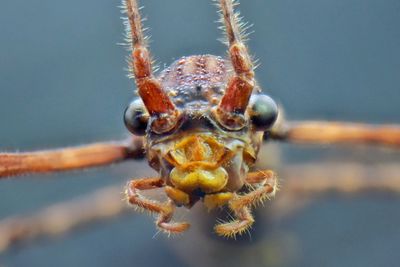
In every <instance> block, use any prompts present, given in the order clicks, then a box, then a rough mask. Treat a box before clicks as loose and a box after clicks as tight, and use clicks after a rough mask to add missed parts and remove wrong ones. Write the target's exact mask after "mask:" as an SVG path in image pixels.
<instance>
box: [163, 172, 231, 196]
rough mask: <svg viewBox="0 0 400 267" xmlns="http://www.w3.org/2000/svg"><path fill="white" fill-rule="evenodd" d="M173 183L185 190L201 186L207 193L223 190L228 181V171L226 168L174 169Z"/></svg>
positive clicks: (171, 177)
mask: <svg viewBox="0 0 400 267" xmlns="http://www.w3.org/2000/svg"><path fill="white" fill-rule="evenodd" d="M170 179H171V182H172V184H173V185H174V186H175V187H176V188H178V189H181V190H183V191H186V192H191V191H193V190H195V189H197V188H200V189H201V190H202V191H203V192H205V193H213V192H218V191H220V190H222V189H223V188H224V187H225V185H226V183H227V182H228V173H227V172H226V171H225V169H224V168H222V167H219V168H217V169H214V170H203V169H195V170H190V171H185V170H180V169H179V168H174V169H172V171H171V173H170Z"/></svg>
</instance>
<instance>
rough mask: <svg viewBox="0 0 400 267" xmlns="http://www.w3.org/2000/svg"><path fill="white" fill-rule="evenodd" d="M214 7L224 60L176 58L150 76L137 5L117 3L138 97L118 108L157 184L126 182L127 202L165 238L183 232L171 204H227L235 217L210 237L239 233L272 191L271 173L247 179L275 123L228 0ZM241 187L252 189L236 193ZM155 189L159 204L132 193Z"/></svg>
mask: <svg viewBox="0 0 400 267" xmlns="http://www.w3.org/2000/svg"><path fill="white" fill-rule="evenodd" d="M220 6H221V11H222V12H221V15H222V16H221V18H222V21H224V25H225V28H226V35H227V39H228V44H229V56H230V60H229V61H228V60H224V59H223V58H221V57H217V56H212V55H199V56H189V57H182V58H180V59H179V60H177V61H176V62H174V63H173V64H172V65H171V66H170V67H169V68H167V69H165V70H164V71H162V72H161V74H160V75H159V76H158V77H156V76H154V75H153V73H152V68H151V60H150V58H151V56H150V52H149V51H148V49H147V46H146V43H145V39H144V37H143V33H142V29H141V19H140V14H139V10H138V6H137V3H136V1H135V0H126V1H125V7H126V13H127V15H128V22H129V24H128V25H129V28H128V35H129V37H130V38H129V39H130V41H131V48H132V64H131V67H132V68H131V70H132V72H133V76H134V78H135V82H136V86H137V89H138V94H139V96H140V98H141V100H142V101H140V100H135V101H134V102H132V103H131V104H130V105H129V107H128V108H127V109H126V112H125V115H124V120H125V125H126V126H127V128H128V130H130V131H131V132H132V133H133V134H140V135H143V134H144V135H145V138H144V139H145V141H144V142H145V150H146V155H147V158H148V161H149V163H150V165H151V166H152V167H153V168H154V169H156V170H157V171H158V172H159V174H160V177H159V178H158V179H141V180H138V181H136V180H133V181H131V182H130V183H129V184H128V187H127V191H126V192H127V198H128V200H129V202H130V203H131V204H133V205H136V206H139V207H142V208H144V209H147V210H150V211H153V212H156V213H158V214H159V219H158V221H157V226H158V227H160V228H161V229H162V230H164V231H166V232H168V233H171V232H173V233H179V232H183V231H184V230H186V229H187V228H188V227H189V225H188V224H187V223H172V222H171V218H172V215H173V210H174V207H175V206H181V205H184V206H186V207H191V206H192V205H193V204H194V203H195V202H196V201H198V200H199V199H202V200H204V203H205V205H206V206H207V207H208V208H209V209H210V208H214V207H218V206H222V205H225V204H229V207H230V208H231V210H232V211H233V212H234V214H235V215H236V217H237V220H234V221H232V222H229V223H224V224H220V225H217V226H216V228H215V231H216V232H217V233H218V234H220V235H228V236H232V235H235V234H238V233H242V232H243V231H245V230H246V229H248V228H249V227H250V226H251V225H252V223H253V221H254V220H253V217H252V215H251V213H250V206H251V205H252V204H254V203H257V202H259V201H261V200H262V199H264V198H265V197H267V196H271V195H273V194H274V193H275V189H276V178H275V175H273V172H268V175H265V173H256V174H254V175H250V174H248V171H249V167H251V165H253V163H254V162H255V160H256V158H257V153H258V150H259V147H260V145H261V141H262V137H263V133H264V131H266V130H268V129H269V128H270V127H271V126H272V124H273V123H274V122H275V120H276V117H277V108H276V104H275V103H274V101H273V100H272V99H271V98H269V97H268V96H265V95H261V94H260V89H259V88H258V87H257V85H256V82H255V78H254V71H253V64H252V61H251V59H250V56H249V54H248V51H247V48H246V46H245V45H244V43H243V42H242V40H241V30H240V23H238V21H237V16H236V15H235V14H234V12H233V6H234V5H233V3H232V0H220ZM254 177H255V178H254ZM245 184H248V185H251V186H252V188H253V189H254V188H256V189H255V190H253V191H252V192H250V193H249V194H247V195H238V194H236V192H237V191H239V190H240V189H241V188H242V187H243V185H245ZM155 187H164V188H165V192H166V194H167V196H168V198H169V201H167V203H158V202H155V201H153V200H148V199H145V198H144V197H143V196H141V195H140V190H146V189H152V188H155Z"/></svg>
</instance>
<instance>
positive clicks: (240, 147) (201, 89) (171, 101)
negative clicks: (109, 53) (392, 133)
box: [0, 0, 399, 236]
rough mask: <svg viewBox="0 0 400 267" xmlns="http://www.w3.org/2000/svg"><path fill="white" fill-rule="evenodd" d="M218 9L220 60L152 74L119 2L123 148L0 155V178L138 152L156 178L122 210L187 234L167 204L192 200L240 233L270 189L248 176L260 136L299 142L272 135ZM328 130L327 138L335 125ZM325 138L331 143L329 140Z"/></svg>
mask: <svg viewBox="0 0 400 267" xmlns="http://www.w3.org/2000/svg"><path fill="white" fill-rule="evenodd" d="M219 6H220V9H221V19H222V22H223V23H224V26H225V32H226V37H227V38H226V39H227V44H228V52H229V58H230V60H225V59H223V58H221V57H217V56H212V55H199V56H189V57H183V58H181V59H178V60H177V61H176V62H174V63H173V64H172V65H171V66H170V67H168V68H166V69H165V70H164V71H162V72H161V74H160V75H158V76H155V75H154V74H153V70H152V66H151V65H152V64H151V63H152V62H151V56H150V53H149V51H148V48H147V44H146V42H145V38H144V36H143V32H142V26H141V18H140V14H139V10H138V5H137V3H136V1H133V0H127V1H125V7H124V8H125V10H126V13H127V15H128V20H127V22H128V28H129V27H130V29H129V36H128V37H130V38H129V39H130V43H131V48H132V58H131V60H132V64H131V71H132V74H133V75H132V76H133V78H134V79H135V81H136V86H137V88H138V93H139V96H140V98H138V99H136V100H134V101H133V102H132V103H131V104H130V105H129V106H128V108H127V109H126V111H125V114H124V121H125V125H126V126H127V128H128V130H129V131H130V132H131V133H133V134H134V137H133V138H132V139H131V140H129V144H95V145H92V146H86V147H81V148H69V149H64V150H60V151H54V152H37V153H35V154H34V155H33V154H29V153H28V154H18V155H11V154H9V155H2V156H3V157H0V176H10V175H16V174H21V173H27V172H47V171H57V170H67V169H76V168H82V167H90V166H97V165H105V164H108V163H110V162H113V161H117V160H123V159H126V158H135V157H139V156H141V155H142V154H143V153H142V152H143V151H142V146H143V147H144V150H145V154H146V156H147V159H148V161H149V164H150V166H152V167H153V168H154V169H156V170H157V171H158V172H159V174H160V177H157V178H144V179H134V180H132V181H131V182H129V183H128V185H127V187H126V196H127V199H128V202H129V203H130V204H132V205H134V206H136V207H139V208H141V209H145V210H149V211H151V212H153V213H156V214H158V219H157V221H156V224H157V226H158V227H159V228H160V229H161V230H163V231H164V232H166V233H181V232H183V231H185V230H187V229H188V227H189V224H188V223H186V222H173V221H172V217H173V214H174V210H175V207H177V206H185V207H187V208H190V207H191V206H193V205H194V204H195V203H196V202H197V201H199V200H202V201H203V202H204V204H205V206H206V207H208V208H209V209H213V208H216V207H220V206H228V208H229V209H231V210H232V212H233V214H234V216H235V219H234V220H233V221H231V222H226V223H222V224H218V225H217V226H216V227H215V232H216V233H217V234H219V235H222V236H235V235H237V234H241V233H243V232H245V231H246V230H248V229H249V228H250V227H251V225H252V224H253V222H254V219H253V217H252V215H251V206H252V205H254V204H257V203H259V202H260V201H263V200H264V199H266V198H269V197H272V196H273V195H274V194H275V192H276V189H277V178H276V174H275V173H274V172H273V171H270V170H265V171H259V172H249V168H250V167H251V166H252V165H253V164H254V162H255V160H256V159H257V153H258V150H259V147H260V145H261V143H262V141H263V136H264V135H265V136H267V137H271V138H275V139H282V138H288V137H290V138H291V139H296V138H297V139H300V140H301V139H303V140H304V139H306V137H302V135H301V134H300V135H299V133H300V132H297V133H298V134H297V135H296V132H293V131H292V132H291V133H288V132H285V134H283V135H282V134H277V133H276V132H275V131H274V130H273V129H272V128H271V127H272V126H273V125H274V122H275V120H276V118H277V116H278V109H277V105H276V104H275V102H274V101H273V100H272V99H271V98H270V97H269V96H267V95H264V94H261V89H260V87H259V86H258V84H257V83H256V82H255V79H254V65H253V63H252V60H251V58H250V56H249V53H248V50H247V48H246V46H245V44H244V41H243V40H244V38H245V34H244V32H243V30H242V29H243V27H241V24H240V22H239V20H238V16H237V15H236V14H235V13H234V6H235V3H233V2H232V1H231V0H221V1H220V2H219ZM308 126H309V127H308V128H307V127H306V130H307V129H308V130H309V132H310V130H312V132H314V133H316V134H315V135H314V137H313V138H314V140H317V139H318V137H315V136H319V137H320V138H321V140H322V138H325V140H326V135H325V136H324V135H323V132H321V131H320V129H321V128H318V127H317V128H315V125H308ZM310 126H314V128H313V127H310ZM322 128H324V127H322ZM324 129H326V127H325V128H324ZM330 129H331V130H332V132H335V129H336V128H333V129H332V128H330ZM347 129H348V131H347V134H345V135H344V138H343V139H346V140H347V141H348V140H350V141H351V140H352V138H353V139H354V138H356V137H354V136H364V137H363V138H364V139H366V140H368V141H374V142H386V143H398V142H399V141H398V140H399V139H398V137H397V139H396V137H394V138H386V139H385V138H377V137H376V135H371V133H373V132H374V131H373V130H371V129H367V130H363V131H361V132H357V131H354V128H351V127H350V128H347ZM303 130H304V128H303ZM342 130H343V128H342ZM265 133H266V134H265ZM381 133H383V132H382V129H381ZM138 136H143V137H138ZM396 136H398V134H397V135H396ZM330 137H331V140H334V139H335V135H333V136H332V135H331V136H330ZM0 156H1V155H0ZM154 188H163V189H164V191H165V193H166V195H167V196H168V201H166V202H157V201H155V200H151V199H147V198H145V197H144V196H143V195H142V194H141V192H142V191H144V190H149V189H154Z"/></svg>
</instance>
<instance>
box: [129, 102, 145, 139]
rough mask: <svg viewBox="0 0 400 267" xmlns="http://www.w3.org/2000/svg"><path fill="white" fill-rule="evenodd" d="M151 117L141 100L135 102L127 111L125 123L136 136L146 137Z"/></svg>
mask: <svg viewBox="0 0 400 267" xmlns="http://www.w3.org/2000/svg"><path fill="white" fill-rule="evenodd" d="M148 121H149V115H148V114H147V111H146V109H145V107H144V105H143V102H142V100H141V99H135V100H133V101H132V102H131V103H130V104H129V106H128V107H127V108H126V109H125V113H124V123H125V126H126V128H127V129H128V130H129V131H130V132H131V133H133V134H135V135H144V134H145V133H146V129H147V123H148Z"/></svg>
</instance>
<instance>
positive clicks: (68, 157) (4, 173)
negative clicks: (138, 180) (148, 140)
mask: <svg viewBox="0 0 400 267" xmlns="http://www.w3.org/2000/svg"><path fill="white" fill-rule="evenodd" d="M143 152H144V151H143V140H142V138H139V137H134V138H132V139H131V140H129V142H112V143H111V142H110V143H95V144H90V145H83V146H78V147H70V148H62V149H55V150H46V151H36V152H25V153H0V178H2V177H10V176H17V175H22V174H28V173H48V172H57V171H67V170H77V169H83V168H89V167H96V166H104V165H109V164H112V163H114V162H118V161H123V160H127V159H130V158H141V157H142V156H143Z"/></svg>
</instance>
